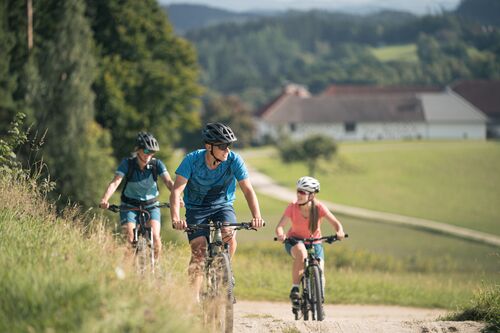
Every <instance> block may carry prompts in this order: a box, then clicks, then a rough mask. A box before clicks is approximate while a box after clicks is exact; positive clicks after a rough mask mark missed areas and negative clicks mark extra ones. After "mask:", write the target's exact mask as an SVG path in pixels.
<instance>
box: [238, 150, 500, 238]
mask: <svg viewBox="0 0 500 333" xmlns="http://www.w3.org/2000/svg"><path fill="white" fill-rule="evenodd" d="M246 154H247V155H248V157H247V158H246V161H247V163H248V164H250V165H252V166H253V167H255V168H256V169H258V170H260V171H262V172H264V173H266V174H268V175H270V176H271V177H272V178H274V179H275V180H276V181H277V182H278V183H280V184H282V185H284V186H286V187H289V188H293V187H294V184H295V181H296V179H298V178H299V177H300V176H303V175H306V174H307V169H306V167H305V166H304V165H303V164H300V163H293V164H287V165H285V164H283V163H282V162H281V161H280V159H279V155H278V152H277V151H276V150H274V149H271V148H265V149H261V150H257V151H255V150H254V151H252V152H251V153H249V152H247V153H246ZM498 165H500V143H498V142H474V141H454V142H384V143H349V144H348V143H342V144H340V145H339V153H338V154H337V156H336V157H335V158H334V160H333V161H332V162H329V163H323V164H322V165H321V170H320V171H319V172H318V174H317V175H316V177H317V178H318V179H319V180H320V181H321V193H320V198H322V199H324V200H328V201H331V202H334V203H339V204H346V205H352V206H358V207H363V208H368V209H374V210H379V211H385V212H391V213H397V214H403V215H408V216H415V217H421V218H427V219H431V220H437V221H442V222H446V223H449V224H453V225H457V226H462V227H467V228H471V229H475V230H479V231H484V232H489V233H493V234H496V235H500V226H499V218H500V205H499V204H498V203H499V202H500V190H499V185H500V173H499V172H498Z"/></svg>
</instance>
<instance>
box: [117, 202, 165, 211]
mask: <svg viewBox="0 0 500 333" xmlns="http://www.w3.org/2000/svg"><path fill="white" fill-rule="evenodd" d="M165 207H167V208H170V204H169V203H168V202H164V203H160V204H157V205H153V206H149V207H147V208H148V209H149V208H165ZM108 210H110V211H112V212H113V213H118V212H120V211H130V210H138V211H141V210H144V207H125V206H122V205H109V207H108Z"/></svg>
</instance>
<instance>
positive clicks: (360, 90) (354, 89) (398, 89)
mask: <svg viewBox="0 0 500 333" xmlns="http://www.w3.org/2000/svg"><path fill="white" fill-rule="evenodd" d="M443 90H444V89H443V88H441V87H437V86H353V85H335V84H332V85H331V86H329V87H328V88H326V89H325V91H324V92H323V94H322V95H328V96H331V95H346V94H381V93H384V94H390V93H424V92H440V91H443Z"/></svg>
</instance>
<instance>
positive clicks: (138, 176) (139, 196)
mask: <svg viewBox="0 0 500 333" xmlns="http://www.w3.org/2000/svg"><path fill="white" fill-rule="evenodd" d="M157 163H158V164H157V166H156V167H157V172H158V177H160V176H162V175H163V174H165V173H166V172H167V167H165V164H163V162H162V161H160V160H157ZM127 173H128V158H124V159H123V160H122V162H121V163H120V165H119V166H118V169H117V170H116V172H115V174H116V175H118V176H122V177H125V175H126V174H127ZM124 194H125V196H126V197H127V198H130V199H135V200H140V201H148V200H151V199H154V198H156V197H157V196H158V194H159V192H158V185H157V184H156V182H155V180H154V178H153V168H152V165H150V164H148V165H147V167H146V168H145V169H144V170H141V169H140V168H139V166H137V167H136V168H135V169H134V172H133V173H132V176H131V177H130V179H129V180H128V183H127V187H126V188H125V193H124Z"/></svg>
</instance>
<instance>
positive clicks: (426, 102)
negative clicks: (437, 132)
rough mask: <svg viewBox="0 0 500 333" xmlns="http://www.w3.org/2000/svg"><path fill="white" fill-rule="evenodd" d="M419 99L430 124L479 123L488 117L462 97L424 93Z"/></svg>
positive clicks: (449, 94) (450, 93)
mask: <svg viewBox="0 0 500 333" xmlns="http://www.w3.org/2000/svg"><path fill="white" fill-rule="evenodd" d="M418 97H419V98H420V100H421V101H422V105H423V107H424V110H425V111H424V112H425V118H426V119H427V121H429V122H440V121H443V122H444V121H446V122H468V123H470V122H479V123H485V122H486V120H487V117H486V116H485V115H484V114H483V113H482V112H481V111H479V110H478V109H477V108H476V107H474V106H473V105H472V104H470V103H469V102H467V101H466V100H465V99H463V98H462V97H461V96H460V95H458V94H456V93H453V92H451V91H449V92H448V93H424V94H419V95H418Z"/></svg>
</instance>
